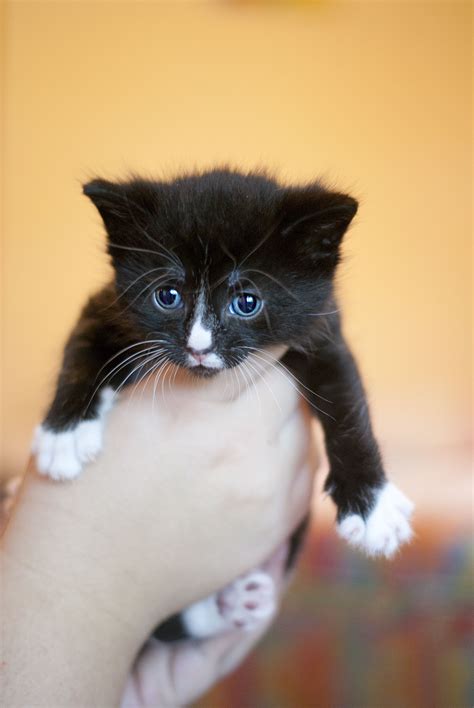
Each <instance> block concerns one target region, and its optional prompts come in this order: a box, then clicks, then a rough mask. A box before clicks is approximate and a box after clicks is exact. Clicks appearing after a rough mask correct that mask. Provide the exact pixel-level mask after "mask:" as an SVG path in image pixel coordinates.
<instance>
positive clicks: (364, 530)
mask: <svg viewBox="0 0 474 708" xmlns="http://www.w3.org/2000/svg"><path fill="white" fill-rule="evenodd" d="M413 509H414V505H413V503H412V502H411V501H410V500H409V499H408V498H407V497H406V496H405V495H404V494H403V492H401V491H400V490H399V489H398V488H397V487H396V486H395V485H394V484H392V483H391V482H387V484H385V486H384V487H383V488H382V489H381V490H380V491H379V492H378V494H377V497H376V501H375V505H374V508H373V509H372V511H371V512H370V514H369V516H368V517H367V519H365V520H364V519H363V518H362V516H359V515H358V514H351V515H350V516H346V517H345V518H344V519H343V520H342V521H341V522H340V523H339V524H338V533H339V535H340V536H341V537H342V538H343V539H345V540H346V541H348V543H350V544H351V545H353V546H356V547H358V548H361V549H363V550H364V551H365V552H366V553H367V554H368V555H369V556H385V557H386V558H390V557H391V556H393V555H394V553H395V552H396V551H397V550H398V548H399V547H400V546H401V545H402V544H404V543H407V542H408V541H410V539H411V538H412V537H413V532H412V530H411V526H410V521H409V519H410V517H411V515H412V513H413Z"/></svg>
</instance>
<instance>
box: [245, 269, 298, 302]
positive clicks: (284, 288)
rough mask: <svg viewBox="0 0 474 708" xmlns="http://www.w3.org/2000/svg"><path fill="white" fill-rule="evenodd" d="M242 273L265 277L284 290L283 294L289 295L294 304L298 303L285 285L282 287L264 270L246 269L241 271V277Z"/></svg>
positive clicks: (276, 279) (281, 284)
mask: <svg viewBox="0 0 474 708" xmlns="http://www.w3.org/2000/svg"><path fill="white" fill-rule="evenodd" d="M244 273H260V275H264V276H265V277H267V278H269V280H272V281H273V282H274V283H276V284H277V285H279V286H280V288H282V289H283V290H285V292H287V293H288V295H290V296H291V297H292V298H293V300H296V302H298V303H299V299H298V298H297V297H296V295H295V294H294V293H292V292H291V290H290V289H289V288H287V287H286V285H283V283H281V282H280V281H279V280H278V278H275V276H273V275H270V273H267V272H266V271H264V270H260V269H259V268H247V269H246V270H244V271H241V275H243V274H244Z"/></svg>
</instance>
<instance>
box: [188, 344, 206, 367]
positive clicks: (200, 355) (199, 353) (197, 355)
mask: <svg viewBox="0 0 474 708" xmlns="http://www.w3.org/2000/svg"><path fill="white" fill-rule="evenodd" d="M186 349H187V350H188V352H189V353H190V354H191V356H192V357H193V359H194V360H195V361H197V363H198V364H202V362H203V361H204V359H205V357H206V354H208V353H209V352H210V351H211V350H210V349H193V348H192V347H186Z"/></svg>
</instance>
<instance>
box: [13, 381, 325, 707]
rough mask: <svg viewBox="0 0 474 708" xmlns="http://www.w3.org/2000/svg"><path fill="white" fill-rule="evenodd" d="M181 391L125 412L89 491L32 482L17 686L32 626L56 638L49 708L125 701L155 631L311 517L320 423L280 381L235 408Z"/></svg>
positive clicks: (218, 394) (117, 416)
mask: <svg viewBox="0 0 474 708" xmlns="http://www.w3.org/2000/svg"><path fill="white" fill-rule="evenodd" d="M168 383H171V382H168V381H166V380H163V384H162V386H163V395H162V396H161V397H160V403H159V405H158V403H157V402H156V403H155V406H154V410H153V398H154V396H153V388H152V386H150V387H149V388H147V389H145V390H142V392H141V393H140V395H138V391H137V392H136V394H135V395H133V396H131V395H130V394H129V396H128V399H127V397H124V399H123V400H122V401H121V402H119V404H118V405H117V406H116V407H115V408H114V410H113V411H112V413H111V414H110V416H109V419H108V421H107V426H106V434H105V446H104V451H103V453H102V455H101V456H100V458H99V459H98V460H97V461H96V462H95V463H94V464H91V465H90V466H89V467H88V468H87V469H86V470H85V471H84V473H83V475H82V476H81V477H80V478H79V479H78V480H76V481H74V482H72V483H70V484H68V483H64V484H57V483H54V482H51V481H49V480H45V479H43V478H40V477H39V476H37V475H29V476H28V479H27V483H26V485H25V487H24V490H23V494H22V497H21V499H20V503H19V504H18V505H17V509H16V513H14V514H13V519H12V522H11V524H10V528H9V529H8V533H7V534H6V536H5V550H6V553H7V556H8V559H9V563H10V566H11V570H10V572H9V573H8V576H7V580H8V582H7V584H4V588H5V589H6V592H5V593H4V596H5V600H4V608H5V612H6V615H5V616H8V618H9V623H10V625H11V628H12V631H11V632H10V631H9V630H8V628H7V631H6V633H5V632H4V637H5V642H4V646H5V647H6V652H7V656H10V657H11V656H12V655H13V657H14V659H13V660H10V661H9V666H10V672H11V673H10V680H13V681H14V676H15V671H14V667H15V664H16V662H18V661H20V662H21V660H22V659H21V657H22V656H23V654H24V651H25V647H24V641H25V640H23V643H22V634H23V633H22V631H21V626H22V623H23V624H24V623H25V622H26V619H27V618H28V620H29V621H28V626H26V625H25V626H24V628H23V629H24V633H25V634H26V635H27V636H28V639H29V646H34V645H35V637H36V639H37V641H38V642H40V643H44V642H43V641H42V639H41V638H42V637H43V636H48V637H49V643H48V652H46V653H41V652H39V653H35V655H34V657H32V658H31V661H32V664H33V665H34V671H33V672H32V676H31V691H32V694H31V695H32V696H35V700H36V701H37V698H36V697H37V693H38V688H37V687H38V685H42V686H43V689H44V690H43V695H44V696H45V698H44V705H53V704H61V705H68V696H69V693H71V692H73V691H74V692H75V693H74V695H79V696H81V700H82V702H83V704H85V705H94V704H96V703H97V702H99V703H100V704H103V705H106V704H107V700H106V698H105V695H106V694H110V692H111V693H112V694H113V695H112V697H111V698H110V702H111V704H117V703H118V700H119V697H118V693H117V692H118V691H119V687H120V685H124V683H125V677H126V674H127V672H128V670H129V667H130V665H131V664H132V662H133V660H134V657H135V655H136V653H137V652H138V650H139V648H140V646H141V645H142V644H143V642H144V641H145V639H146V637H147V636H149V634H150V633H151V632H152V630H153V629H154V627H155V626H156V625H157V624H158V623H159V622H160V621H162V620H164V619H165V618H166V617H167V616H169V615H171V614H173V613H174V612H176V611H179V610H180V609H182V608H183V607H186V606H188V605H189V604H191V603H193V602H194V601H195V600H197V599H199V598H202V597H206V596H207V595H209V594H211V593H212V592H214V591H215V590H216V589H218V588H222V587H224V586H225V585H227V584H228V583H229V582H230V581H231V580H233V579H235V578H236V577H237V576H239V575H241V574H243V573H244V572H246V571H248V570H251V569H253V568H255V567H257V566H258V565H260V564H261V562H262V559H265V558H268V557H269V556H270V554H271V553H272V551H273V550H274V549H275V548H277V547H278V546H279V545H280V544H281V543H282V542H283V541H285V540H286V539H287V538H288V536H289V535H290V533H291V531H292V530H293V529H294V528H295V527H296V526H297V525H298V523H299V522H300V521H301V519H302V518H303V517H304V516H305V515H306V513H307V510H308V507H309V504H310V498H311V486H312V474H311V472H312V465H311V464H309V463H308V453H309V445H310V434H309V420H308V417H307V415H306V414H305V411H304V410H303V409H302V408H301V406H300V401H299V397H298V393H297V391H296V390H295V388H294V385H293V384H290V383H289V382H288V381H287V380H286V379H285V378H284V377H283V376H282V374H281V373H279V372H277V371H276V370H273V369H271V370H269V371H267V372H266V373H265V375H264V376H263V377H262V378H261V379H260V380H258V381H257V382H256V383H255V387H252V388H248V389H245V388H244V387H242V389H241V390H240V389H239V394H238V395H237V396H235V397H234V396H231V397H230V398H229V397H228V396H225V395H222V391H218V390H216V389H215V388H214V387H213V386H214V384H213V385H212V386H210V387H209V389H205V388H203V387H204V385H205V382H203V384H202V386H201V385H199V386H198V385H196V386H193V385H189V384H187V383H186V381H182V382H180V381H176V382H175V383H174V384H173V390H172V392H170V393H169V394H168V388H167V387H168ZM276 401H277V402H278V403H276ZM45 578H47V583H45ZM7 607H9V608H10V609H9V610H8V612H7V611H6V608H7ZM25 607H28V608H29V613H28V615H27V618H26V617H25V613H24V608H25ZM45 608H46V610H47V611H45ZM13 627H15V631H13ZM71 637H74V640H73V641H71ZM104 656H109V657H110V660H109V661H108V662H107V664H106V666H104ZM48 657H49V658H48ZM52 664H54V666H55V670H54V675H53V676H51V677H50V671H49V668H50V666H51V665H52ZM72 666H73V667H74V670H73V671H72V673H71V667H72ZM58 676H60V677H61V676H63V679H64V680H63V681H62V682H61V681H58V680H57V677H58ZM12 677H13V679H12ZM47 679H48V680H49V683H48V687H45V686H44V684H45V681H46V680H47ZM53 679H56V680H53ZM17 688H18V686H17ZM23 688H24V686H21V687H20V689H21V690H23ZM58 691H59V693H58ZM64 692H66V695H65V693H64ZM20 695H21V697H22V699H21V700H20V701H19V702H20V703H21V702H22V701H23V703H25V702H26V703H28V700H30V696H29V695H28V694H26V698H25V697H24V696H25V694H24V692H23V693H20ZM76 703H77V701H76Z"/></svg>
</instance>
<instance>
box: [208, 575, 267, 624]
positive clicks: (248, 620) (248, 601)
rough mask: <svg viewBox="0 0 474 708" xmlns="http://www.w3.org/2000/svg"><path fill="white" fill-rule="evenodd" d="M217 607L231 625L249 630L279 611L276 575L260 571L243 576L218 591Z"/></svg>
mask: <svg viewBox="0 0 474 708" xmlns="http://www.w3.org/2000/svg"><path fill="white" fill-rule="evenodd" d="M217 606H218V608H219V611H220V614H221V615H222V617H223V618H224V619H225V621H226V622H227V623H228V625H229V626H232V627H237V628H239V629H246V630H249V631H250V630H252V629H254V628H255V627H257V626H258V625H259V624H260V623H261V622H263V621H264V620H266V619H268V618H269V617H271V616H272V615H273V614H274V612H275V611H276V608H277V602H276V591H275V584H274V582H273V578H272V577H271V576H270V575H268V574H267V573H264V572H263V571H260V570H257V571H254V572H252V573H249V574H248V575H244V576H243V577H241V578H238V579H237V580H235V581H234V582H233V583H231V584H230V585H228V586H227V587H226V588H224V590H221V591H220V592H219V593H218V594H217Z"/></svg>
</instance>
